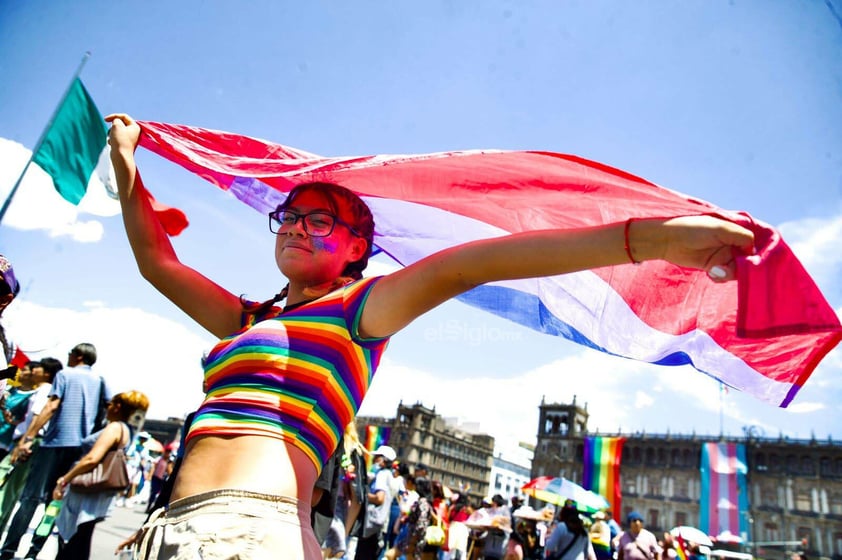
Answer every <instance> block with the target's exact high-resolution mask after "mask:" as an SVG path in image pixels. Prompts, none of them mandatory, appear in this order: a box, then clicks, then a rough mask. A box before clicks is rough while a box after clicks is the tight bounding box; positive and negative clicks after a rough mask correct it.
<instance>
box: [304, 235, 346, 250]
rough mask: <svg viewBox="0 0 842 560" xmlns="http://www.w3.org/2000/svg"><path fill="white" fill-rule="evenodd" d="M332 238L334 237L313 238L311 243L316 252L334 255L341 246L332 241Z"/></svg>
mask: <svg viewBox="0 0 842 560" xmlns="http://www.w3.org/2000/svg"><path fill="white" fill-rule="evenodd" d="M331 237H332V236H328V237H311V238H310V243H311V244H312V245H313V249H315V250H316V251H326V252H328V253H331V254H334V253H336V251H337V249H338V248H339V244H338V243H336V242H335V241H334V240H332V239H331Z"/></svg>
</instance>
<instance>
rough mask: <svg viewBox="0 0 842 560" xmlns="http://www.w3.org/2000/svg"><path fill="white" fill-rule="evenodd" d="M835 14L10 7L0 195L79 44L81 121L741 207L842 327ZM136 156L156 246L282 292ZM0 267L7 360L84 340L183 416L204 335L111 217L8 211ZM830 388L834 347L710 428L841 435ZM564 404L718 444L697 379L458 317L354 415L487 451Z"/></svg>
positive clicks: (419, 342) (637, 427) (488, 320)
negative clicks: (578, 164)
mask: <svg viewBox="0 0 842 560" xmlns="http://www.w3.org/2000/svg"><path fill="white" fill-rule="evenodd" d="M421 6H423V7H421ZM834 9H835V13H834ZM838 13H840V6H839V5H838V2H837V1H830V0H829V1H828V2H823V1H819V0H815V1H789V2H766V1H760V0H758V1H740V0H733V1H731V2H725V1H722V2H719V1H689V2H672V3H667V2H656V1H653V2H646V1H641V2H634V3H631V2H616V1H615V2H609V1H594V2H586V1H579V2H577V1H552V2H550V1H548V2H537V1H536V2H529V3H520V2H514V1H511V2H498V1H489V2H483V3H462V2H425V3H423V4H421V3H409V2H393V3H375V2H354V3H332V2H312V3H285V2H284V3H282V2H249V3H222V2H218V3H214V2H198V1H192V0H190V1H184V2H176V3H164V2H148V3H140V4H138V3H134V4H126V3H112V2H84V1H80V2H75V3H48V2H28V3H9V2H6V3H2V4H0V37H3V39H2V41H0V75H2V76H3V81H4V87H3V88H0V138H2V139H4V140H3V141H2V142H0V158H2V159H0V163H2V165H0V194H4V193H6V192H8V189H9V188H10V187H11V183H13V182H14V180H15V178H16V176H17V173H18V172H19V170H20V169H21V168H22V166H23V164H24V162H25V161H26V157H27V155H28V154H26V149H31V148H32V147H33V146H34V144H35V143H36V141H37V139H38V137H39V135H40V133H41V130H42V128H43V127H44V125H45V123H46V122H47V119H48V118H49V116H50V114H51V112H52V110H53V109H54V108H55V105H56V104H57V102H58V100H59V98H60V96H61V94H62V92H63V91H64V89H65V88H66V86H67V83H68V81H69V79H70V77H71V75H72V73H73V71H74V69H75V68H76V66H77V65H78V63H79V61H80V59H81V57H82V54H83V53H84V52H85V51H91V52H92V56H91V58H90V60H89V61H88V62H87V65H86V67H85V69H84V71H83V73H82V78H83V80H84V82H85V84H86V86H87V87H88V89H89V91H90V92H91V94H92V96H93V98H94V99H95V101H96V102H97V104H98V106H99V108H100V110H101V111H102V113H103V114H106V113H108V112H112V111H125V112H128V113H131V114H132V115H134V116H135V117H137V118H140V119H146V120H155V121H164V122H174V123H184V124H191V125H196V126H204V127H209V128H216V129H221V130H230V131H233V132H238V133H242V134H248V135H252V136H257V137H261V138H266V139H269V140H273V141H276V142H280V143H284V144H288V145H291V146H295V147H298V148H302V149H305V150H308V151H311V152H315V153H319V154H323V155H358V154H371V153H416V152H432V151H442V150H450V149H470V148H501V149H541V150H551V151H557V152H564V153H573V154H577V155H580V156H583V157H587V158H590V159H594V160H597V161H601V162H604V163H607V164H610V165H613V166H615V167H619V168H621V169H625V170H627V171H630V172H632V173H635V174H637V175H640V176H643V177H645V178H647V179H649V180H652V181H654V182H656V183H658V184H661V185H664V186H667V187H669V188H672V189H674V190H678V191H681V192H684V193H687V194H690V195H692V196H695V197H699V198H703V199H705V200H708V201H710V202H712V203H714V204H717V205H718V206H721V207H723V208H726V209H730V210H744V211H747V212H749V213H751V214H752V215H753V216H755V217H756V218H758V219H760V220H763V221H765V222H767V223H770V224H773V225H775V226H777V227H780V228H781V230H782V231H783V233H784V237H785V239H787V240H788V242H789V243H790V245H792V246H793V248H794V249H795V250H796V253H797V254H798V255H799V257H800V258H801V259H802V261H803V262H804V264H805V266H806V267H807V269H808V270H809V271H810V272H811V273H812V274H813V276H814V277H815V278H816V281H817V282H818V284H819V286H820V287H821V288H822V290H823V291H824V293H825V295H826V297H827V298H828V300H829V301H830V303H831V305H833V307H834V308H835V309H837V312H839V310H840V309H842V282H840V277H842V274H840V273H842V251H840V250H839V247H840V246H842V241H840V240H842V126H840V124H839V123H842V24H841V23H840V21H839V19H838V17H837V16H836V15H835V14H838ZM21 158H22V159H21ZM138 160H139V163H140V166H141V172H142V174H143V176H144V178H145V180H146V182H147V184H148V185H149V186H150V188H151V190H152V191H153V193H154V194H155V195H156V196H157V197H158V198H159V199H160V200H162V201H163V202H165V203H167V204H171V205H174V206H178V207H180V208H182V209H184V210H185V211H186V212H187V214H188V216H189V218H190V220H191V227H190V228H189V229H188V230H187V231H186V232H185V233H184V234H183V235H182V236H180V237H179V238H177V239H176V240H175V245H176V249H177V251H178V252H179V254H180V255H181V257H182V259H183V260H184V261H185V262H187V263H188V264H190V265H192V266H194V267H196V268H197V269H199V270H200V271H202V272H204V273H205V274H207V275H208V276H210V277H211V278H213V279H214V280H216V281H217V282H219V283H220V284H222V285H223V286H225V287H226V288H228V289H229V290H231V291H233V292H235V293H244V294H246V295H248V296H250V297H252V298H254V299H261V298H264V297H267V296H268V295H271V294H273V293H275V292H276V291H277V290H278V287H279V285H282V279H281V278H280V277H279V274H278V272H277V270H276V268H275V265H274V262H273V258H272V247H273V239H272V236H271V234H269V232H268V230H267V228H266V224H265V222H266V220H265V219H264V218H263V217H262V216H259V215H257V214H255V213H254V212H253V211H252V210H250V209H248V208H246V207H245V206H243V205H241V204H239V203H237V202H236V201H234V200H233V199H231V198H230V197H228V196H227V195H225V194H224V193H221V192H218V191H216V190H214V189H213V188H211V187H209V186H207V185H206V184H204V183H203V182H202V181H200V180H198V179H197V178H195V177H193V176H191V175H189V174H187V173H186V172H184V171H183V170H181V169H178V168H176V167H174V166H173V165H171V164H169V163H167V162H165V161H163V160H161V159H159V158H157V157H155V156H153V155H152V154H149V153H145V152H139V153H138ZM39 180H43V178H40V179H39V178H38V177H35V176H32V177H31V178H30V177H28V178H27V181H28V183H25V184H24V186H27V185H32V186H28V189H29V191H28V192H30V193H35V192H41V191H37V190H36V189H37V187H36V186H35V184H36V183H37V182H38V181H39ZM0 252H3V253H5V254H7V255H9V256H10V257H11V258H12V259H13V262H14V263H15V266H16V268H17V270H18V275H19V277H20V278H21V279H22V284H23V286H24V292H23V293H22V294H21V297H20V298H19V299H18V301H16V302H15V304H14V306H12V307H11V308H10V309H9V310H8V311H7V313H6V317H5V318H4V323H5V324H6V325H7V328H9V330H10V333H11V334H12V336H13V337H14V338H16V339H17V340H18V342H19V343H20V344H21V345H22V346H23V347H24V348H26V349H29V350H31V351H32V353H33V354H34V355H37V356H43V355H47V354H52V355H56V356H59V357H62V358H63V357H64V355H65V354H66V352H67V350H68V349H69V346H72V344H74V343H75V342H78V341H81V340H89V341H91V342H94V343H95V344H97V346H98V347H99V348H100V354H101V361H100V370H101V371H102V372H103V373H104V374H106V375H108V376H109V379H112V380H113V383H114V385H115V386H116V387H117V388H118V389H128V388H138V389H141V390H145V391H147V392H148V393H149V394H150V396H151V397H152V407H151V410H150V414H151V415H152V416H155V417H160V416H167V415H174V416H180V415H183V414H184V413H186V412H187V411H189V410H191V409H192V408H195V406H196V405H197V404H198V402H199V399H200V393H199V387H200V383H201V378H200V370H199V366H198V361H199V357H200V355H201V353H202V352H203V351H204V350H205V349H207V348H208V347H209V346H210V345H211V344H212V339H211V337H210V335H208V334H206V333H204V332H203V331H202V330H201V329H199V328H198V327H195V326H194V325H193V324H192V323H191V322H190V320H189V319H187V318H186V317H184V316H182V315H181V314H180V312H178V311H177V310H176V309H175V308H174V307H173V306H172V305H171V304H169V303H168V302H167V301H166V300H164V299H163V298H162V297H161V296H159V295H158V294H157V293H156V292H155V291H154V290H153V289H152V288H151V287H149V286H148V285H146V284H145V283H144V282H143V281H142V280H141V279H140V278H139V275H138V273H137V271H136V269H135V267H134V264H133V261H132V259H131V256H130V253H129V250H128V246H127V242H126V241H125V239H124V234H123V232H122V224H121V222H120V220H119V217H109V218H101V217H97V216H91V215H88V214H83V213H82V214H77V213H76V212H75V211H74V210H72V209H67V208H59V207H58V205H53V204H52V202H51V201H49V200H48V197H46V196H43V197H42V196H40V195H38V196H36V195H32V196H30V197H28V198H27V197H25V196H21V197H20V198H19V199H16V201H15V203H13V205H12V208H11V209H10V211H9V214H8V215H7V219H6V220H4V223H3V224H2V225H0ZM841 372H842V356H840V351H839V349H837V350H835V351H834V352H833V353H832V354H831V355H829V356H828V358H826V359H825V360H824V362H823V363H822V364H821V365H820V367H819V368H818V370H817V371H816V373H815V374H814V375H813V378H812V379H811V380H810V381H809V382H808V383H807V386H806V388H805V389H804V390H803V391H802V392H801V394H800V396H799V397H798V398H797V399H796V401H795V403H794V404H793V405H792V406H791V407H790V409H787V410H780V409H776V408H775V407H773V406H771V405H768V404H765V403H762V402H760V401H758V400H756V399H754V398H752V397H749V396H747V395H743V394H738V393H735V392H733V391H732V392H729V393H728V394H727V395H724V397H723V404H724V407H723V411H724V412H723V415H722V421H723V427H724V430H725V431H726V432H727V433H731V434H741V433H742V427H743V426H746V425H757V426H760V427H761V428H762V429H763V430H764V432H765V433H766V434H767V435H775V436H776V435H778V433H783V434H784V435H788V436H790V437H809V436H810V435H811V433H815V434H816V436H817V437H820V438H825V437H827V436H828V435H829V434H833V435H835V436H836V437H839V436H840V435H842V434H840V433H839V432H840V430H838V429H837V430H836V433H835V434H834V433H833V428H834V427H835V426H840V425H842V404H840V403H842V385H840V382H839V381H840V373H841ZM574 394H576V395H577V396H578V397H577V398H578V400H579V402H587V403H588V410H589V411H590V413H591V421H590V427H591V428H592V429H593V428H597V427H598V428H600V429H602V430H616V429H617V428H618V427H621V428H622V429H623V430H626V431H641V430H645V431H647V432H660V433H663V432H665V431H667V430H669V431H672V432H684V431H691V430H695V431H696V432H697V433H701V434H717V433H719V429H720V395H719V392H718V388H717V386H716V384H715V383H713V382H712V381H711V380H709V379H708V378H706V377H704V376H703V375H701V374H698V373H696V372H694V371H691V370H686V369H666V368H653V367H649V366H644V365H641V364H634V363H631V362H628V361H625V360H619V359H616V358H607V357H604V356H601V355H597V354H596V353H594V352H590V351H586V350H583V349H581V348H579V347H576V346H574V345H572V344H569V343H567V342H566V341H563V340H559V339H556V338H551V337H548V336H544V335H539V334H536V333H531V332H528V331H525V330H523V329H521V328H519V327H517V326H515V325H513V324H511V323H508V322H505V321H502V320H498V319H496V318H494V317H491V316H489V315H486V314H483V313H481V312H478V311H474V310H471V309H469V308H467V307H465V306H463V305H461V304H458V303H452V304H447V305H445V306H443V307H442V308H441V309H438V310H436V311H434V312H433V313H431V314H429V315H428V316H425V317H423V318H421V319H419V320H418V321H417V322H416V323H415V324H414V325H412V326H411V327H410V328H409V329H407V330H406V331H404V332H402V333H400V334H399V335H398V336H396V337H395V338H394V340H393V342H392V344H391V347H390V350H389V352H387V354H386V359H385V361H384V364H383V367H382V368H381V371H380V372H379V373H378V378H377V380H376V382H375V384H374V387H373V389H372V392H371V393H370V394H369V396H368V398H367V399H366V401H365V403H364V404H363V409H362V411H361V413H364V414H380V415H392V414H393V413H394V411H395V408H396V406H397V403H398V401H399V400H400V399H403V400H404V402H410V403H411V402H415V401H421V402H423V403H424V404H426V405H428V406H432V405H436V407H437V411H439V412H441V413H442V414H443V415H445V416H449V417H455V418H459V419H461V420H462V421H463V422H469V423H473V424H479V428H480V429H481V430H482V431H485V432H488V433H491V434H492V435H495V436H497V437H498V439H499V440H500V442H501V447H502V446H503V445H504V442H507V443H511V442H516V441H518V440H525V441H531V440H533V439H534V434H535V432H536V430H537V410H538V405H539V403H540V400H541V397H542V396H545V397H546V399H547V400H548V401H559V402H562V401H568V400H570V399H571V398H572V396H573V395H574Z"/></svg>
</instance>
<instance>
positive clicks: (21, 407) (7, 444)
mask: <svg viewBox="0 0 842 560" xmlns="http://www.w3.org/2000/svg"><path fill="white" fill-rule="evenodd" d="M43 375H44V368H43V367H42V366H41V362H36V361H29V362H27V363H26V364H24V366H23V367H22V368H20V369H19V370H18V372H17V377H16V378H15V380H16V382H17V383H16V385H12V386H9V387H8V388H7V390H6V393H5V394H4V395H3V398H2V400H0V459H2V458H3V457H5V456H6V455H8V453H9V451H10V448H11V446H12V440H13V439H14V435H15V430H16V429H17V426H18V425H19V424H20V423H21V422H23V420H24V418H26V413H27V412H28V411H29V408H30V401H29V399H30V397H32V396H33V395H34V394H35V389H36V387H37V385H35V383H34V380H35V378H36V377H43Z"/></svg>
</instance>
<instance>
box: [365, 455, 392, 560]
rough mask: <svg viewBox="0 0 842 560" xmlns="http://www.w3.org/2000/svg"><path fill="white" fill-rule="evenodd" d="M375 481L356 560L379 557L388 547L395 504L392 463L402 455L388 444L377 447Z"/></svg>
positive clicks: (371, 486)
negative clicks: (388, 527) (386, 544)
mask: <svg viewBox="0 0 842 560" xmlns="http://www.w3.org/2000/svg"><path fill="white" fill-rule="evenodd" d="M373 455H374V461H373V463H374V469H375V472H374V480H372V482H371V485H370V486H369V491H368V505H367V506H366V513H365V526H364V527H363V533H362V536H361V537H360V539H359V540H358V541H357V553H356V556H355V557H354V558H355V559H356V560H377V559H378V558H379V557H380V554H381V553H382V552H383V549H384V548H385V546H384V545H385V542H384V537H385V532H386V528H387V526H388V524H389V506H390V504H391V503H392V484H391V482H392V462H393V461H394V460H395V459H397V457H398V454H397V453H395V450H394V449H392V448H391V447H389V446H388V445H381V446H380V447H378V448H377V449H375V450H374V453H373Z"/></svg>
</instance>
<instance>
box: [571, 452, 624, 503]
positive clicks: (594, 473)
mask: <svg viewBox="0 0 842 560" xmlns="http://www.w3.org/2000/svg"><path fill="white" fill-rule="evenodd" d="M625 442H626V438H624V437H602V436H587V437H585V450H584V453H585V456H584V458H583V466H582V469H583V472H582V486H584V487H585V488H587V489H588V490H591V491H593V492H596V493H597V494H599V495H600V496H602V497H603V498H605V499H607V500H608V502H609V503H610V504H611V512H612V514H613V516H614V517H615V518H616V517H617V516H620V515H622V514H623V510H622V505H623V488H622V485H621V484H620V462H621V460H622V457H623V444H624V443H625Z"/></svg>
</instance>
